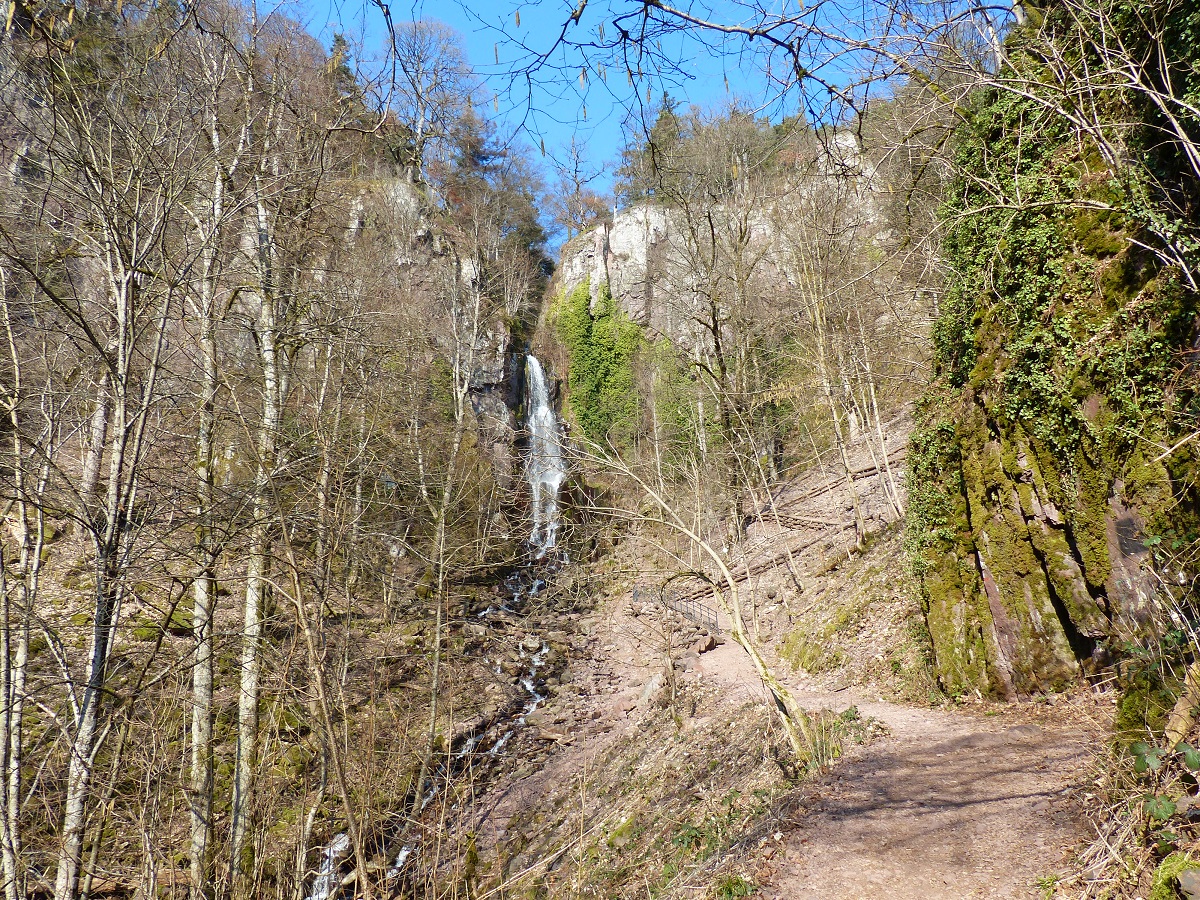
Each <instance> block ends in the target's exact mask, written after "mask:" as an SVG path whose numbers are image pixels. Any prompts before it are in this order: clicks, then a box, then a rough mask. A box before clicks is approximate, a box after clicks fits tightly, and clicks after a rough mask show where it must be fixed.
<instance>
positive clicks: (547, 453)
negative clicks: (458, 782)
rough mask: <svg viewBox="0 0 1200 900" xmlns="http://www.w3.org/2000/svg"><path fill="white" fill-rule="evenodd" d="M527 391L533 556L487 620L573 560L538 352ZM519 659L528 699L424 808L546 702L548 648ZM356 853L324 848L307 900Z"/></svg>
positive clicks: (397, 865) (477, 745)
mask: <svg viewBox="0 0 1200 900" xmlns="http://www.w3.org/2000/svg"><path fill="white" fill-rule="evenodd" d="M525 385H526V404H525V407H526V421H525V427H526V430H527V432H528V436H529V448H528V451H527V453H526V457H525V467H524V474H525V481H526V484H527V485H528V489H529V497H530V507H531V514H532V520H533V524H532V529H531V531H530V534H529V537H528V539H527V546H528V548H529V553H530V556H529V561H528V562H526V563H525V564H523V565H521V566H519V567H517V568H516V569H514V570H513V571H512V572H510V573H509V575H508V576H507V577H506V578H505V579H504V580H503V581H502V582H501V583H500V585H499V588H500V595H499V597H497V602H496V603H495V604H494V605H492V606H489V607H488V608H487V609H485V610H483V611H482V612H480V613H479V614H478V615H477V618H478V619H479V620H482V621H484V622H486V621H487V620H488V619H489V618H499V617H501V616H506V615H519V614H520V613H521V610H522V608H523V607H524V605H525V602H526V601H527V600H529V599H531V598H533V597H536V596H537V595H538V594H540V593H541V592H542V591H543V590H545V588H546V587H547V586H548V583H549V582H548V579H549V578H551V577H553V575H554V573H555V572H557V571H558V570H559V569H560V568H561V566H562V565H563V564H564V563H565V562H566V561H567V559H566V554H565V553H563V551H562V550H560V549H558V547H557V539H558V529H559V525H560V517H559V509H558V494H559V490H560V489H561V488H562V484H563V482H564V481H565V480H566V477H567V469H566V466H565V465H564V463H563V452H562V431H561V426H560V423H559V419H558V414H557V413H556V412H555V410H554V407H553V405H552V403H551V401H550V390H549V386H548V385H547V383H546V376H545V372H544V370H543V369H542V365H541V363H540V362H539V361H538V359H537V357H535V356H534V355H533V354H529V355H527V356H526V358H525ZM517 654H518V658H519V660H520V662H521V666H522V668H523V669H524V671H523V672H522V674H520V675H519V676H518V677H517V684H518V686H519V687H520V690H521V694H519V695H518V698H517V700H516V701H515V702H514V703H510V704H509V706H508V707H507V709H505V710H502V711H501V712H499V713H497V714H496V715H495V716H494V717H493V718H492V721H491V722H489V723H486V724H485V725H483V726H481V727H479V728H478V729H477V730H475V731H474V732H472V733H468V734H466V735H463V736H460V737H459V738H458V739H457V741H456V743H458V746H457V747H456V748H454V747H452V748H451V749H452V752H451V753H450V754H449V756H448V757H447V758H445V759H444V760H443V761H442V762H441V763H440V765H439V766H438V767H437V768H436V769H435V770H434V771H433V772H432V773H431V777H430V778H429V780H428V781H427V782H426V784H425V785H424V786H423V790H424V791H425V793H424V795H423V796H422V798H421V804H420V807H419V808H420V809H421V810H424V809H425V807H426V806H428V805H429V803H430V802H431V801H432V800H433V799H434V797H436V796H437V795H438V794H439V793H440V792H441V791H442V790H444V789H445V787H446V786H447V785H448V784H450V783H451V782H452V780H453V779H455V778H457V777H459V776H461V775H462V774H463V773H464V772H466V771H467V770H468V769H470V768H473V767H477V766H478V765H479V764H482V765H491V764H493V763H494V762H495V761H496V760H498V759H499V758H500V756H501V754H502V753H503V752H504V749H505V747H507V745H508V744H509V742H510V741H511V740H512V738H513V737H514V735H516V733H517V732H518V731H519V730H520V729H521V728H522V727H523V726H524V725H525V720H526V717H527V716H529V715H530V714H531V713H532V712H534V710H536V709H537V708H538V707H539V706H541V705H542V703H543V702H544V701H545V700H546V695H545V694H543V693H542V692H541V691H540V690H539V685H540V684H541V682H542V679H541V675H540V673H541V670H542V668H543V667H544V666H545V664H546V661H547V659H548V658H549V656H550V646H549V644H547V643H546V642H545V641H544V640H542V639H541V638H540V637H537V636H536V635H527V636H526V637H525V639H524V640H522V641H521V642H520V644H519V645H518V647H517ZM496 674H497V675H500V674H502V672H501V669H500V665H499V663H497V664H496ZM401 841H402V843H401V847H400V849H399V851H398V852H397V853H396V856H395V858H394V860H393V861H392V864H391V865H390V866H389V867H388V869H387V872H386V876H385V878H386V881H387V883H388V884H389V885H392V884H394V883H395V882H396V881H398V880H399V879H400V878H401V876H402V875H403V874H404V872H405V870H406V868H407V867H408V865H409V864H410V863H411V862H412V861H413V860H414V859H415V858H417V856H418V855H419V854H420V851H421V847H420V843H419V840H417V839H409V840H403V836H401ZM392 846H393V847H394V846H395V844H393V845H392ZM351 849H352V848H351V846H350V838H349V836H348V835H347V834H346V833H345V832H341V833H339V834H337V835H335V836H334V837H333V839H332V840H331V841H330V842H329V843H328V844H327V845H326V846H325V847H324V848H323V849H322V851H321V863H320V867H319V868H318V870H317V874H316V877H315V878H314V880H313V883H312V887H311V888H310V889H309V891H308V893H307V894H306V898H307V900H335V898H337V897H338V896H339V895H340V894H341V892H342V889H343V888H344V887H345V886H346V885H347V884H349V883H352V877H351V876H343V875H342V869H343V866H344V865H346V863H347V862H348V860H349V858H350V856H351Z"/></svg>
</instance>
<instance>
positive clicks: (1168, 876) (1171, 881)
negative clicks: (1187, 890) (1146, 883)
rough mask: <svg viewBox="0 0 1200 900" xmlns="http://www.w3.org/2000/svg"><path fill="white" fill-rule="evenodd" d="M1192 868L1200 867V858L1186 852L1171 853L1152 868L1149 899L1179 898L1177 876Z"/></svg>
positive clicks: (1173, 899)
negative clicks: (1152, 878)
mask: <svg viewBox="0 0 1200 900" xmlns="http://www.w3.org/2000/svg"><path fill="white" fill-rule="evenodd" d="M1193 869H1200V860H1195V859H1192V857H1191V854H1188V853H1172V854H1171V855H1170V856H1168V857H1167V858H1166V859H1164V860H1163V861H1162V862H1161V863H1159V864H1158V868H1157V869H1155V870H1154V880H1153V882H1151V885H1150V898H1149V900H1180V897H1181V896H1182V894H1180V892H1179V876H1180V875H1181V874H1182V873H1183V872H1187V871H1190V870H1193Z"/></svg>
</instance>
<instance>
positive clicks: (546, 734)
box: [537, 726, 571, 744]
mask: <svg viewBox="0 0 1200 900" xmlns="http://www.w3.org/2000/svg"><path fill="white" fill-rule="evenodd" d="M537 736H538V740H542V741H554V742H555V743H558V744H569V743H570V742H571V736H570V735H569V734H567V730H566V729H565V728H557V727H555V728H550V727H547V726H542V727H541V728H539V729H538V735H537Z"/></svg>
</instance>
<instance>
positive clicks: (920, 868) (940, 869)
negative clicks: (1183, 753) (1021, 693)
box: [763, 695, 1103, 900]
mask: <svg viewBox="0 0 1200 900" xmlns="http://www.w3.org/2000/svg"><path fill="white" fill-rule="evenodd" d="M803 699H804V702H805V703H806V704H811V703H820V702H822V701H821V699H820V698H817V697H815V696H811V695H808V696H805V697H804V698H803ZM845 702H846V699H844V698H838V699H837V701H836V704H834V705H838V704H844V703H845ZM858 707H859V710H860V712H862V713H863V714H864V715H869V716H873V717H876V718H878V719H881V720H883V721H884V722H885V723H887V725H888V726H889V729H890V730H891V735H890V737H888V738H886V739H883V740H880V741H877V742H875V743H873V744H870V745H868V746H866V747H862V748H859V749H858V750H857V751H856V752H855V753H853V754H852V756H851V757H850V758H848V759H846V760H844V761H843V762H842V764H841V765H839V766H838V767H837V768H836V769H835V770H834V772H833V773H831V774H829V775H827V776H825V777H822V778H821V779H819V780H818V781H817V782H816V783H815V784H813V785H812V787H811V789H810V790H808V791H806V792H805V797H804V799H803V800H802V801H801V802H799V803H798V804H797V806H796V807H795V809H794V810H792V811H790V813H789V815H788V822H789V824H791V825H792V826H793V827H792V828H791V829H790V830H787V831H786V833H785V835H784V837H783V839H782V841H781V843H782V845H783V846H782V850H781V851H780V852H778V853H776V854H772V856H773V857H774V860H775V866H774V867H773V871H772V872H771V876H770V877H769V878H768V879H767V880H766V882H765V884H764V885H763V894H764V896H767V897H811V898H826V897H828V898H834V897H837V898H841V900H856V898H867V897H870V898H878V897H890V898H896V900H908V898H914V900H915V898H922V900H930V898H946V900H951V898H955V900H958V898H967V897H980V898H983V897H1040V896H1045V894H1044V892H1043V891H1044V888H1046V887H1048V886H1049V885H1051V884H1052V883H1053V880H1054V876H1055V875H1057V874H1059V873H1063V872H1065V871H1066V869H1067V868H1068V866H1069V862H1070V857H1071V855H1072V852H1073V851H1075V850H1077V849H1078V848H1079V845H1080V844H1081V842H1082V841H1084V840H1085V839H1086V838H1088V837H1089V836H1090V833H1091V832H1090V826H1089V824H1088V822H1087V819H1086V817H1085V816H1084V814H1083V809H1082V805H1081V798H1082V795H1083V791H1084V789H1085V788H1086V786H1087V784H1088V782H1089V780H1090V779H1089V771H1090V766H1089V760H1090V758H1091V753H1092V752H1093V751H1094V748H1095V747H1096V743H1095V741H1096V739H1097V736H1098V735H1097V732H1098V730H1099V729H1098V728H1097V726H1098V724H1099V722H1100V721H1101V720H1102V719H1103V707H1102V706H1100V705H1099V704H1096V703H1094V702H1092V701H1091V698H1089V697H1087V696H1086V695H1080V696H1079V697H1076V698H1073V699H1072V700H1070V701H1067V702H1064V703H1063V704H1062V707H1061V708H1059V709H1056V710H1055V711H1054V713H1053V714H1050V715H1046V714H1045V712H1044V708H1043V709H1042V710H1021V709H1019V708H1018V709H1012V710H1008V711H1005V713H1002V714H1001V715H998V716H996V717H994V718H986V717H983V716H977V715H970V714H964V713H960V712H945V711H937V710H928V709H915V708H911V707H904V706H898V705H895V704H890V703H871V702H862V701H859V702H858ZM1038 712H1041V713H1042V715H1041V716H1040V718H1042V719H1043V720H1044V721H1043V723H1037V721H1036V719H1037V718H1039V716H1037V715H1036V713H1038ZM1031 713H1033V714H1031ZM1022 720H1029V721H1022ZM1039 882H1040V884H1039Z"/></svg>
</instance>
